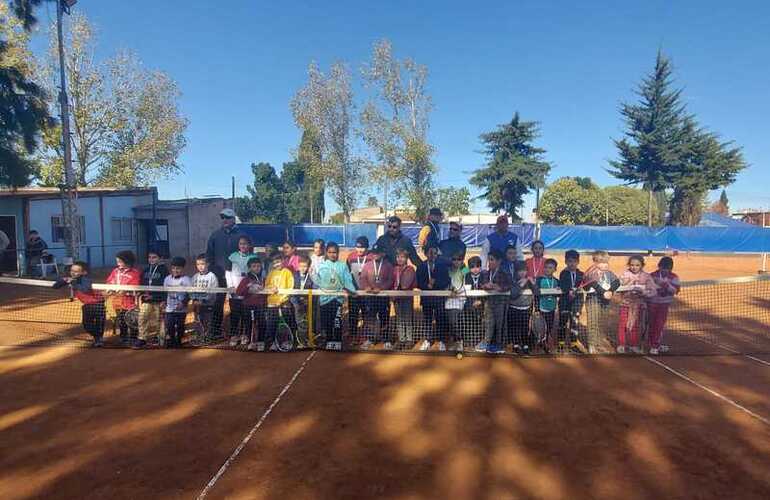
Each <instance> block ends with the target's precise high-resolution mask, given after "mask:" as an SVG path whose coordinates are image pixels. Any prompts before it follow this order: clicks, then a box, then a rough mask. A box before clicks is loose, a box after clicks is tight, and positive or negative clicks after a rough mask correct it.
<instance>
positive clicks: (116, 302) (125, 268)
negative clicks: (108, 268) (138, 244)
mask: <svg viewBox="0 0 770 500" xmlns="http://www.w3.org/2000/svg"><path fill="white" fill-rule="evenodd" d="M135 263H136V256H135V255H134V252H132V251H131V250H121V251H120V252H118V253H117V254H115V264H116V267H115V269H113V270H112V272H111V273H110V275H109V276H108V277H107V283H109V284H111V285H139V284H140V283H141V276H140V275H139V271H138V270H136V269H134V264H135ZM109 293H110V295H115V296H116V297H115V298H114V299H112V305H113V307H114V309H115V313H116V317H115V322H116V323H117V325H118V328H119V329H120V342H121V343H122V344H123V345H129V344H132V343H134V342H135V341H136V340H137V337H138V336H139V328H138V327H137V326H135V325H134V322H133V321H127V318H126V315H127V314H137V312H136V310H137V304H136V297H135V296H134V295H135V294H134V292H121V291H116V292H109Z"/></svg>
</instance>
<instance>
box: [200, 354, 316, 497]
mask: <svg viewBox="0 0 770 500" xmlns="http://www.w3.org/2000/svg"><path fill="white" fill-rule="evenodd" d="M316 352H318V351H313V352H311V353H310V355H309V356H308V357H307V358H305V361H303V362H302V364H301V365H300V366H299V368H297V371H296V372H294V375H293V376H292V377H291V379H290V380H289V382H288V383H287V384H286V385H285V386H283V389H281V392H279V393H278V396H276V398H275V399H274V400H273V402H272V403H270V406H268V407H267V410H265V413H263V414H262V416H261V417H259V420H257V423H256V424H254V427H252V428H251V430H250V431H249V433H248V434H246V437H244V438H243V440H242V441H241V443H240V444H239V445H238V446H237V447H236V448H235V450H233V452H232V453H231V454H230V456H229V457H228V458H227V460H225V463H223V464H222V467H220V468H219V470H218V471H217V473H216V474H214V477H212V478H211V480H210V481H209V482H208V483H207V484H206V487H205V488H203V491H201V492H200V494H199V495H198V497H197V498H198V500H202V499H203V498H206V495H208V494H209V492H210V491H211V489H212V488H213V487H214V485H215V484H217V481H219V478H221V477H222V476H223V475H224V473H225V472H227V469H228V468H230V465H232V463H233V462H234V461H235V459H236V458H238V455H240V454H241V451H243V448H245V447H246V445H247V444H248V443H249V441H250V440H251V438H252V437H253V436H254V433H255V432H257V429H259V428H260V427H262V424H263V423H264V422H265V420H266V419H267V417H268V415H270V412H272V411H273V408H275V407H276V406H278V403H280V401H281V398H282V397H283V396H284V395H285V394H286V393H287V392H289V389H291V386H292V385H293V384H294V381H296V380H297V377H299V375H300V373H302V371H303V370H304V369H305V366H306V365H307V363H308V361H310V360H311V359H313V356H315V353H316Z"/></svg>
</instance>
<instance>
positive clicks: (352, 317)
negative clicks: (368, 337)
mask: <svg viewBox="0 0 770 500" xmlns="http://www.w3.org/2000/svg"><path fill="white" fill-rule="evenodd" d="M367 262H369V238H367V237H366V236H359V237H358V238H356V246H355V248H354V249H353V251H352V252H350V253H349V254H348V258H347V264H348V269H349V270H350V274H351V275H352V276H353V282H354V283H355V284H356V289H357V290H361V284H360V283H359V281H360V280H361V271H362V270H363V269H364V266H365V265H366V263H367ZM365 316H366V298H365V297H357V296H355V295H354V296H352V297H350V298H349V299H348V321H349V322H350V335H351V336H352V337H353V338H354V339H357V338H358V322H359V320H361V319H362V318H364V317H365Z"/></svg>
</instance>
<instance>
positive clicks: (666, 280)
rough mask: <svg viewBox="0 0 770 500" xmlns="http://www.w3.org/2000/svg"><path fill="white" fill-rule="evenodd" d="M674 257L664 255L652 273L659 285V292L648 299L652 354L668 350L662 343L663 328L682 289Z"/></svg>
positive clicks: (656, 283) (655, 354)
mask: <svg viewBox="0 0 770 500" xmlns="http://www.w3.org/2000/svg"><path fill="white" fill-rule="evenodd" d="M673 271H674V259H672V258H671V257H668V256H666V257H663V258H661V259H660V261H658V270H657V271H655V272H653V273H652V274H651V277H652V281H653V282H654V283H655V286H656V287H657V293H655V294H653V295H651V296H650V297H649V298H648V299H647V308H648V313H649V336H650V354H652V355H653V356H657V355H658V354H659V353H660V352H661V351H664V350H668V348H667V347H665V348H664V346H663V345H662V344H661V340H662V339H663V328H664V327H665V326H666V320H667V319H668V309H669V307H670V306H671V303H672V302H673V301H674V295H676V294H678V293H679V291H680V290H681V287H682V284H681V282H680V281H679V276H677V275H676V274H674V272H673Z"/></svg>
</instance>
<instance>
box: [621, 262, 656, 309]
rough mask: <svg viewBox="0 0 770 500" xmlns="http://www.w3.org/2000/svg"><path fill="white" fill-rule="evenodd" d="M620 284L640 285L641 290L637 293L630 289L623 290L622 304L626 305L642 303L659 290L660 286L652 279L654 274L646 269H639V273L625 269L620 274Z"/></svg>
mask: <svg viewBox="0 0 770 500" xmlns="http://www.w3.org/2000/svg"><path fill="white" fill-rule="evenodd" d="M620 284H621V286H634V287H639V290H638V292H636V293H634V292H630V291H629V292H623V294H622V296H623V302H622V304H623V305H624V306H628V305H639V304H642V303H644V302H645V301H646V300H647V299H649V298H650V297H652V296H653V295H655V294H656V293H657V292H658V287H657V286H656V285H655V282H654V281H653V280H652V276H650V275H649V273H646V272H644V271H639V272H638V273H637V274H634V273H632V272H631V271H628V270H627V271H625V272H624V273H623V274H622V275H621V276H620Z"/></svg>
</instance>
